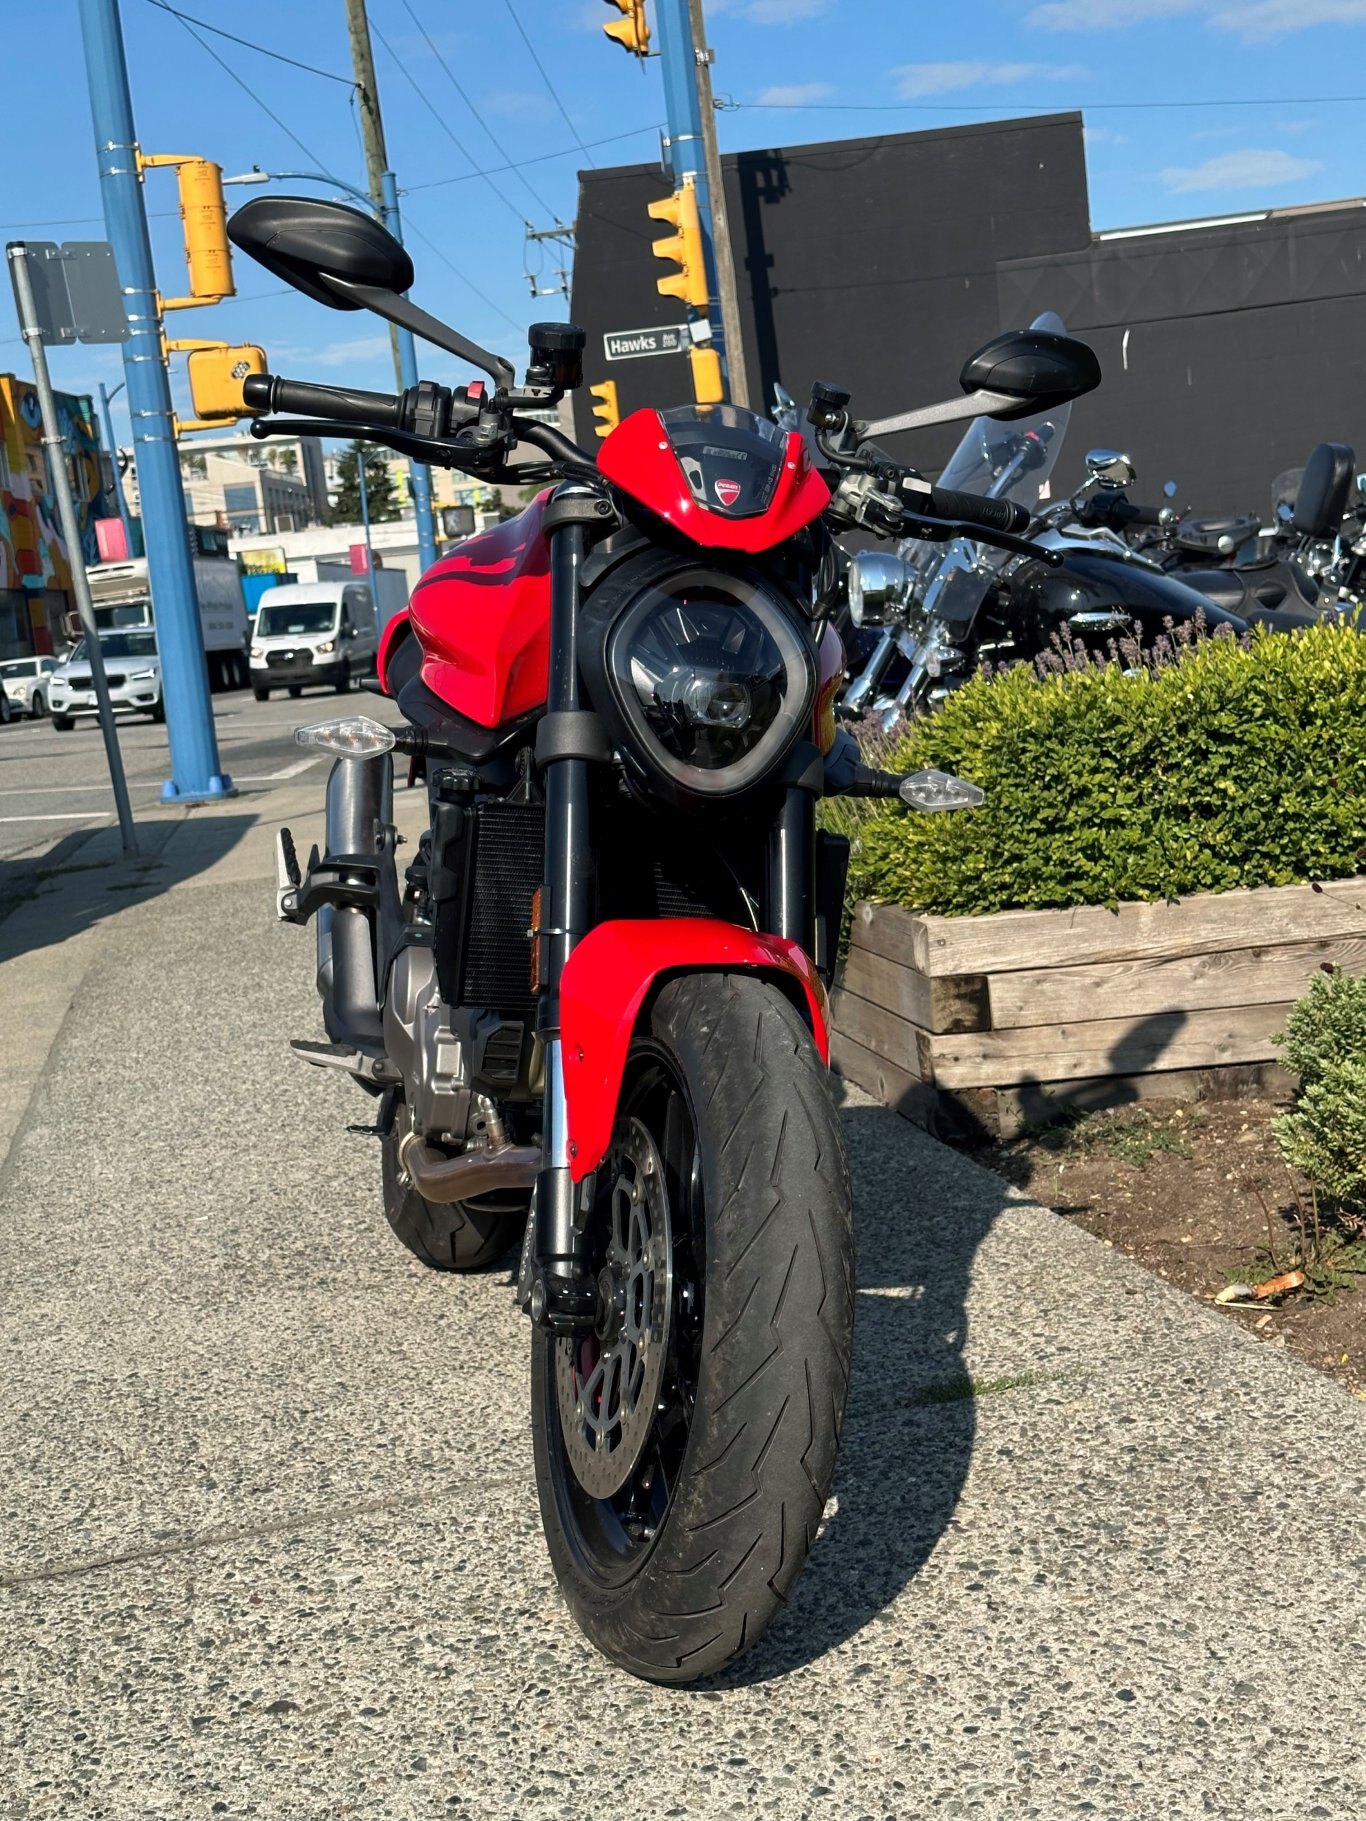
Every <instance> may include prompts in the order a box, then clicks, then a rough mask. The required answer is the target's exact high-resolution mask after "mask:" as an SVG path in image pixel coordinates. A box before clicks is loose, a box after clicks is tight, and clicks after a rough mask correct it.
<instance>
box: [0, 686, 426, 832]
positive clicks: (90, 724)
mask: <svg viewBox="0 0 1366 1821" xmlns="http://www.w3.org/2000/svg"><path fill="white" fill-rule="evenodd" d="M212 701H213V707H214V723H215V726H216V728H217V733H218V751H219V758H220V760H221V762H222V764H223V766H224V767H225V769H226V770H227V771H228V773H229V775H230V776H231V777H232V779H233V781H234V783H236V784H237V785H239V787H240V788H241V789H242V791H243V792H244V793H246V794H249V795H252V796H255V795H258V794H259V793H260V792H261V791H263V790H268V789H271V788H273V787H275V786H277V785H279V784H281V783H286V782H288V781H290V780H291V779H295V778H299V777H302V776H303V775H304V774H305V773H306V772H308V771H310V770H315V769H317V768H318V767H321V766H322V765H323V763H324V761H323V758H322V755H321V754H309V753H306V752H303V751H302V750H301V749H300V748H299V747H297V746H295V745H294V729H295V728H296V727H298V726H301V725H302V724H303V723H304V722H306V721H321V720H324V719H325V718H327V717H328V716H329V715H332V714H336V713H337V712H339V708H338V704H340V705H341V708H342V709H345V708H347V707H348V706H349V707H351V708H361V707H364V710H365V712H366V713H369V714H378V715H379V716H380V717H381V718H383V717H384V716H385V715H389V714H392V712H393V711H392V709H391V708H390V706H389V705H388V704H386V703H384V702H382V701H379V700H377V698H375V697H374V696H371V695H369V694H363V693H361V692H357V691H353V692H352V693H351V694H350V695H349V696H345V697H342V696H338V695H337V694H336V693H335V691H333V690H330V689H312V690H308V691H307V692H306V693H305V694H304V695H303V696H301V697H300V698H298V700H292V699H291V698H290V697H288V696H282V695H281V696H273V697H272V698H271V699H270V701H268V702H258V701H257V700H256V699H255V697H254V696H253V695H252V693H251V691H250V690H246V689H242V690H234V691H231V692H229V693H226V694H223V695H215V696H214V697H213V698H212ZM118 733H119V748H120V750H121V752H122V754H123V766H124V773H125V775H126V777H127V779H128V791H129V797H130V799H131V801H132V805H133V814H134V817H136V816H137V814H138V812H139V810H140V809H150V808H152V807H154V806H155V805H156V804H157V803H158V802H159V801H160V797H161V787H162V784H163V783H164V781H165V780H166V778H167V777H168V776H169V773H170V762H169V754H168V751H167V746H166V729H165V728H164V727H158V726H156V725H154V724H153V723H152V722H151V721H149V720H147V719H146V718H145V717H141V716H139V717H137V718H132V717H128V718H123V717H120V718H119V720H118ZM114 821H115V814H114V793H113V790H112V788H111V786H110V783H109V767H108V764H107V762H106V759H105V753H104V741H103V740H102V739H101V737H100V730H99V724H98V722H96V721H95V720H94V719H93V718H92V719H89V720H85V719H82V720H79V721H77V723H76V725H75V726H74V727H73V728H71V729H69V730H68V731H67V732H66V733H58V732H56V731H55V730H54V728H53V725H52V722H51V720H50V719H43V720H39V721H29V720H23V721H13V722H11V723H10V725H9V726H8V727H0V860H5V859H17V858H20V857H24V858H28V859H33V858H35V857H41V856H44V855H47V854H48V853H50V852H51V851H52V850H53V849H55V848H56V847H57V846H58V844H59V843H60V842H61V841H62V840H63V838H64V837H66V836H69V835H72V834H77V835H79V834H84V833H86V832H87V831H89V830H91V829H98V828H105V827H108V826H110V825H111V824H112V823H114Z"/></svg>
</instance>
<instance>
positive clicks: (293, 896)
mask: <svg viewBox="0 0 1366 1821" xmlns="http://www.w3.org/2000/svg"><path fill="white" fill-rule="evenodd" d="M302 883H303V874H302V873H301V872H300V871H299V856H298V853H297V851H296V850H295V846H294V837H293V835H292V834H291V833H290V832H289V830H288V829H287V828H277V829H276V831H275V914H276V916H277V917H278V918H279V919H280V921H281V923H298V922H299V921H300V917H299V887H300V885H301V884H302Z"/></svg>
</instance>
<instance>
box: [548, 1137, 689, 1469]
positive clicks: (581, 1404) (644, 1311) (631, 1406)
mask: <svg viewBox="0 0 1366 1821" xmlns="http://www.w3.org/2000/svg"><path fill="white" fill-rule="evenodd" d="M601 1177H602V1178H605V1179H606V1181H607V1183H608V1184H609V1190H608V1207H607V1210H606V1212H607V1217H608V1222H609V1227H608V1235H607V1255H606V1260H605V1262H604V1264H603V1267H602V1270H601V1272H600V1273H599V1277H598V1288H599V1297H598V1303H599V1309H598V1321H597V1326H596V1328H595V1329H594V1331H593V1333H592V1334H588V1335H568V1336H565V1337H563V1338H562V1339H560V1340H558V1341H556V1343H555V1390H556V1397H557V1400H558V1403H559V1411H560V1429H561V1432H562V1433H563V1435H564V1446H565V1453H566V1455H567V1456H568V1459H569V1464H570V1466H571V1467H572V1468H573V1471H574V1476H575V1478H576V1479H577V1480H578V1482H579V1484H580V1485H581V1486H582V1487H583V1489H584V1491H585V1492H587V1493H589V1494H590V1495H591V1496H592V1497H593V1498H599V1499H605V1498H610V1497H611V1496H612V1495H613V1493H616V1492H619V1491H620V1490H621V1488H622V1487H623V1486H624V1485H625V1484H626V1482H627V1480H628V1479H629V1478H630V1477H631V1474H632V1473H633V1472H634V1471H635V1469H636V1467H637V1466H638V1465H639V1463H640V1458H641V1455H642V1454H643V1452H644V1449H645V1445H646V1443H647V1442H648V1440H649V1437H650V1431H651V1429H652V1428H653V1427H654V1421H655V1414H656V1406H657V1404H658V1401H659V1390H660V1385H661V1384H662V1382H663V1378H664V1365H665V1358H666V1355H667V1352H668V1346H669V1311H670V1307H671V1304H672V1300H673V1242H672V1238H671V1235H670V1231H669V1198H668V1193H667V1191H666V1189H665V1186H664V1169H663V1165H662V1164H661V1162H660V1158H659V1152H658V1151H657V1150H656V1149H655V1143H654V1140H653V1138H651V1136H650V1134H649V1131H648V1130H647V1129H646V1127H645V1126H643V1125H642V1124H641V1122H640V1121H639V1120H638V1119H624V1120H622V1121H621V1122H620V1123H619V1124H618V1126H617V1129H616V1132H615V1133H614V1134H613V1141H612V1149H611V1150H610V1151H609V1153H608V1155H607V1160H606V1162H605V1164H604V1165H603V1167H602V1172H601Z"/></svg>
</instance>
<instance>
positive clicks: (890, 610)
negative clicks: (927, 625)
mask: <svg viewBox="0 0 1366 1821" xmlns="http://www.w3.org/2000/svg"><path fill="white" fill-rule="evenodd" d="M910 593H911V572H910V570H909V568H908V567H907V566H906V564H905V563H904V562H903V561H902V559H901V558H900V557H899V556H890V555H888V554H887V553H886V552H884V551H881V550H860V551H859V553H858V555H857V556H856V557H854V559H853V560H852V561H851V563H850V564H849V618H850V619H851V620H852V621H853V622H854V624H855V626H901V625H904V624H905V621H906V609H907V605H908V603H909V600H910Z"/></svg>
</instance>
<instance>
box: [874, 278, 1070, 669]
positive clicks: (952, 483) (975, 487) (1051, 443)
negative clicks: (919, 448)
mask: <svg viewBox="0 0 1366 1821" xmlns="http://www.w3.org/2000/svg"><path fill="white" fill-rule="evenodd" d="M1029 326H1030V328H1031V329H1050V330H1052V331H1053V332H1054V333H1055V334H1058V335H1063V334H1065V333H1066V329H1065V327H1064V324H1063V320H1062V318H1061V317H1060V316H1059V315H1058V314H1057V313H1056V312H1055V311H1053V310H1045V311H1044V313H1043V315H1042V316H1036V317H1035V318H1034V320H1033V322H1032V323H1031V324H1030V325H1029ZM1071 415H1072V407H1071V405H1070V404H1065V405H1060V406H1059V407H1058V408H1057V409H1056V410H1054V411H1046V412H1042V413H1041V414H1040V415H1039V416H1038V417H1024V418H1017V419H1016V420H1015V421H1014V422H1013V423H999V422H998V421H997V420H996V419H995V418H994V417H976V418H974V419H973V420H972V422H971V423H970V424H969V425H968V428H967V430H966V432H965V433H964V436H963V440H962V441H961V442H960V443H959V445H958V447H957V448H956V449H955V450H954V452H953V456H952V458H951V459H950V461H949V463H948V466H947V467H946V468H945V469H944V472H943V473H942V474H941V475H940V476H939V480H938V482H937V485H939V486H941V487H952V488H954V489H955V490H956V491H958V492H960V493H977V494H982V495H984V496H985V497H986V498H988V499H1008V500H1013V501H1014V502H1015V504H1016V505H1018V506H1023V507H1024V508H1025V510H1026V511H1027V512H1028V513H1030V514H1031V515H1033V514H1034V513H1035V512H1037V511H1038V509H1039V504H1040V501H1041V500H1042V499H1044V498H1046V497H1047V493H1046V489H1047V486H1048V482H1049V479H1050V477H1051V475H1052V473H1053V470H1054V468H1055V467H1056V466H1057V462H1058V456H1059V455H1060V453H1061V452H1062V444H1063V438H1064V436H1065V435H1066V433H1067V424H1068V420H1069V418H1070V417H1071ZM901 554H902V556H903V557H904V558H905V559H906V561H907V562H908V563H909V564H910V565H911V567H912V568H913V569H914V570H915V571H916V572H917V574H918V575H919V577H920V586H919V589H918V591H917V592H918V593H919V596H920V601H921V605H922V606H924V607H925V608H926V609H927V610H928V611H931V612H933V613H935V614H937V615H938V616H939V617H940V618H941V619H943V620H945V621H946V622H948V625H949V627H950V629H951V636H957V637H959V638H961V637H963V636H965V634H966V632H967V630H968V629H969V628H970V627H971V625H972V622H973V620H974V618H975V617H976V614H977V609H978V608H979V607H980V606H981V604H982V600H983V598H984V596H985V595H986V592H987V590H988V588H989V587H990V586H991V583H992V581H993V579H994V576H995V572H996V570H997V569H998V568H999V567H1000V566H1001V564H1002V563H1004V562H1006V561H1007V560H1008V558H1009V554H1010V553H1009V552H1008V551H1004V550H996V549H994V548H993V547H992V546H991V545H990V544H979V543H977V542H976V541H975V540H974V539H972V538H955V539H954V540H953V541H952V542H951V543H948V544H940V543H931V542H928V541H927V540H925V539H924V538H914V537H913V538H907V539H906V540H905V541H904V542H903V544H902V545H901Z"/></svg>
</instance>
